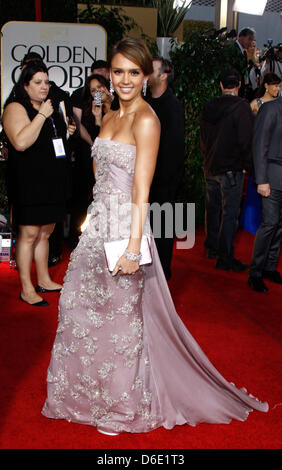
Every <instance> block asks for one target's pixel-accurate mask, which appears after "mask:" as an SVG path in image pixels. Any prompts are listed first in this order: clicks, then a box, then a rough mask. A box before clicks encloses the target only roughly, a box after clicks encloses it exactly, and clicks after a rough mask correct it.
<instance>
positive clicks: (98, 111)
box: [92, 101, 102, 126]
mask: <svg viewBox="0 0 282 470" xmlns="http://www.w3.org/2000/svg"><path fill="white" fill-rule="evenodd" d="M92 114H93V116H94V117H95V122H96V125H97V126H101V123H102V106H96V105H95V102H94V101H93V102H92Z"/></svg>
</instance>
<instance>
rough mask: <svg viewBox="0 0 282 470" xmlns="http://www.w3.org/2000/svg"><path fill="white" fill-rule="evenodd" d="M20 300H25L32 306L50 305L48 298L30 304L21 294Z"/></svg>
mask: <svg viewBox="0 0 282 470" xmlns="http://www.w3.org/2000/svg"><path fill="white" fill-rule="evenodd" d="M20 300H22V301H23V302H25V303H26V304H28V305H31V306H32V307H48V305H49V303H48V302H47V300H44V299H42V300H40V302H35V303H34V304H30V303H29V302H27V301H26V300H24V299H23V298H22V295H20Z"/></svg>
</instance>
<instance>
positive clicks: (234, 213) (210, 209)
mask: <svg viewBox="0 0 282 470" xmlns="http://www.w3.org/2000/svg"><path fill="white" fill-rule="evenodd" d="M233 175H234V182H235V184H234V185H233V181H232V180H231V179H230V178H229V177H228V176H227V174H226V173H223V174H221V175H216V176H207V177H206V214H205V226H206V239H205V247H206V248H207V249H208V250H209V251H210V252H213V253H214V254H217V256H218V258H220V259H222V260H224V261H231V260H232V259H233V252H234V245H233V243H234V237H235V233H236V230H237V228H238V218H239V211H240V203H241V199H242V192H243V184H244V173H243V172H242V171H236V172H234V173H233Z"/></svg>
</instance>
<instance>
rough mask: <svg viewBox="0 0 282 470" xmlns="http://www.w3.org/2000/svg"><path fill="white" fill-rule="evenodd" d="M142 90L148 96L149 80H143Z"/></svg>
mask: <svg viewBox="0 0 282 470" xmlns="http://www.w3.org/2000/svg"><path fill="white" fill-rule="evenodd" d="M142 92H143V95H144V96H146V92H147V80H144V82H143V86H142Z"/></svg>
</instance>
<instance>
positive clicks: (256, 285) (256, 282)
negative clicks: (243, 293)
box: [248, 277, 268, 292]
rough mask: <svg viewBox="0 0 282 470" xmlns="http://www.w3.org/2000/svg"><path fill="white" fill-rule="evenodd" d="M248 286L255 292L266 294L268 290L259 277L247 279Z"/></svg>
mask: <svg viewBox="0 0 282 470" xmlns="http://www.w3.org/2000/svg"><path fill="white" fill-rule="evenodd" d="M248 284H249V286H250V287H251V288H252V289H253V290H255V291H257V292H268V288H267V287H266V285H265V284H264V282H263V280H262V278H261V277H249V279H248Z"/></svg>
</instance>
